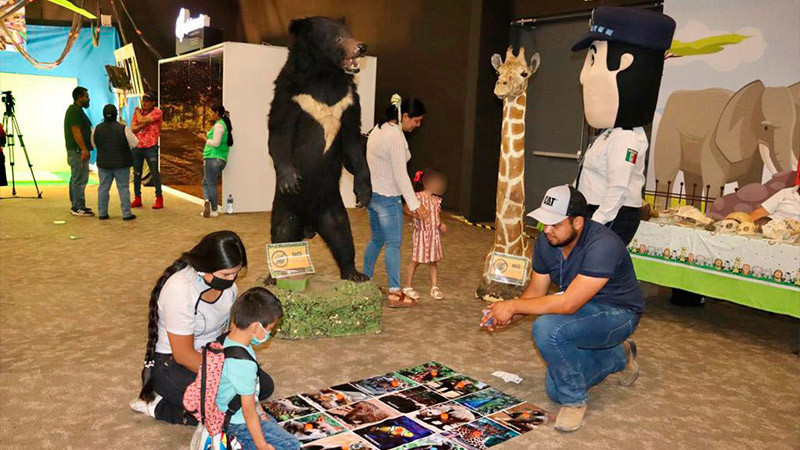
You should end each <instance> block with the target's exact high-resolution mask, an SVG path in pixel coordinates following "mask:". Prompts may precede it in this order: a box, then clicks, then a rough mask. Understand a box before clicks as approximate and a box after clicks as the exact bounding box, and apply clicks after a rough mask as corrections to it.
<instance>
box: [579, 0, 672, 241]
mask: <svg viewBox="0 0 800 450" xmlns="http://www.w3.org/2000/svg"><path fill="white" fill-rule="evenodd" d="M674 32H675V21H674V20H672V18H670V17H669V16H666V15H664V14H661V13H657V12H652V11H648V10H644V9H639V8H633V7H612V6H603V7H599V8H597V9H595V10H594V12H593V13H592V21H591V25H590V28H589V32H588V33H586V34H585V35H584V36H583V38H581V40H580V41H578V42H577V43H576V44H575V45H573V46H572V51H579V50H587V52H586V59H585V61H584V63H583V69H582V70H581V75H580V82H581V85H582V86H583V106H584V115H585V116H586V121H587V122H588V123H589V125H591V126H592V128H595V129H596V130H598V131H599V135H598V136H597V137H596V139H595V140H594V142H593V143H592V144H591V145H590V146H589V148H588V149H587V150H586V152H585V153H584V156H583V160H582V163H581V166H580V169H579V173H578V177H577V181H576V182H577V186H576V187H577V188H578V190H579V191H580V192H581V193H582V194H583V195H584V197H586V201H587V202H588V203H589V207H590V212H591V214H592V220H594V221H596V222H599V223H602V224H604V225H606V226H609V227H611V229H612V230H614V231H615V232H616V233H617V234H618V235H619V236H620V237H621V238H622V240H623V241H624V242H625V244H626V245H627V244H628V243H629V242H630V241H631V239H633V235H634V234H636V230H637V228H638V227H639V220H640V218H641V208H642V189H643V187H644V184H645V179H646V175H645V159H646V155H647V147H648V142H647V136H646V135H645V133H644V129H643V128H642V127H644V126H645V125H647V124H649V123H650V122H652V120H653V114H654V113H655V109H656V102H657V101H658V88H659V86H660V85H661V73H662V71H663V69H664V53H665V52H666V50H668V49H669V48H670V46H671V44H672V35H673V33H674Z"/></svg>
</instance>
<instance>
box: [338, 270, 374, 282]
mask: <svg viewBox="0 0 800 450" xmlns="http://www.w3.org/2000/svg"><path fill="white" fill-rule="evenodd" d="M341 275H342V279H343V280H350V281H355V282H356V283H363V282H365V281H369V277H368V276H366V275H364V274H363V273H361V272H359V271H358V270H356V269H355V267H353V268H350V269H346V270H343V271H342V273H341Z"/></svg>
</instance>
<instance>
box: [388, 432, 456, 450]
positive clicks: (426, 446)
mask: <svg viewBox="0 0 800 450" xmlns="http://www.w3.org/2000/svg"><path fill="white" fill-rule="evenodd" d="M395 450H467V449H465V448H464V447H462V446H460V445H458V444H456V443H455V442H453V441H451V440H449V439H447V438H445V437H444V436H442V435H440V434H434V435H431V436H428V437H426V438H423V439H420V440H418V441H414V442H412V443H410V444H406V445H404V446H402V447H397V448H396V449H395Z"/></svg>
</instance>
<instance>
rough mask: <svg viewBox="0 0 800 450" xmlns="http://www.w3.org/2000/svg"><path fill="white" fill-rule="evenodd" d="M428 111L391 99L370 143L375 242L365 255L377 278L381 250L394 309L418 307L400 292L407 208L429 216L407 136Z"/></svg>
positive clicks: (412, 100)
mask: <svg viewBox="0 0 800 450" xmlns="http://www.w3.org/2000/svg"><path fill="white" fill-rule="evenodd" d="M424 114H425V105H423V103H422V101H420V100H419V99H416V98H408V99H405V100H402V99H401V98H400V96H399V95H397V94H395V95H393V96H392V103H391V104H390V105H389V107H388V108H387V109H386V116H385V118H384V120H382V121H381V122H380V123H378V125H377V126H376V127H375V128H373V129H372V132H370V134H369V139H368V140H367V164H368V165H369V171H370V177H371V179H372V200H371V201H370V203H369V207H368V208H367V210H368V212H369V225H370V229H371V231H372V237H371V239H370V241H369V243H368V244H367V248H366V250H365V251H364V273H365V274H366V275H367V276H369V277H370V278H372V274H373V271H374V269H375V262H376V261H377V259H378V254H380V252H381V247H383V246H384V245H386V253H385V255H384V259H385V262H386V273H387V277H388V278H389V307H392V308H404V307H410V306H414V305H415V304H416V300H414V299H412V298H408V297H406V296H405V295H403V293H402V292H401V291H400V243H401V240H402V235H403V202H402V200H405V201H406V205H407V206H408V209H409V210H410V211H411V213H412V214H413V215H415V216H424V215H425V213H426V211H425V207H424V206H421V205H420V203H419V200H417V197H416V194H415V193H414V187H413V186H412V185H411V180H410V179H409V177H408V169H407V168H406V163H407V162H408V160H409V159H411V152H410V151H409V149H408V143H407V142H406V138H405V135H404V134H403V133H404V132H405V133H410V132H412V131H414V130H416V129H417V128H419V127H420V126H421V125H422V118H423V116H424Z"/></svg>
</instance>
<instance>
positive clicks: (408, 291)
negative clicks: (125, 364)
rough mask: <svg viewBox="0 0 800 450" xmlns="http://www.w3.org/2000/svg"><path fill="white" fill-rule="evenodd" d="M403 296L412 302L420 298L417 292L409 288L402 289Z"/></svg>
mask: <svg viewBox="0 0 800 450" xmlns="http://www.w3.org/2000/svg"><path fill="white" fill-rule="evenodd" d="M403 294H406V297H411V298H412V299H414V300H419V298H420V297H422V296H421V295H420V294H419V292H417V291H415V290H414V288H412V287H411V286H408V287H404V288H403Z"/></svg>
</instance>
